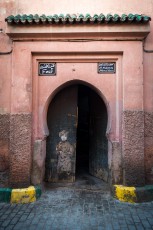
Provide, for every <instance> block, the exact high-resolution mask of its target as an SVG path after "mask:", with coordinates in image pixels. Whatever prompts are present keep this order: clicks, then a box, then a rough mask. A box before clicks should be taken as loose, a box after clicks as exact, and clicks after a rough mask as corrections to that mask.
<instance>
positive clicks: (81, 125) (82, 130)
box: [76, 85, 91, 177]
mask: <svg viewBox="0 0 153 230" xmlns="http://www.w3.org/2000/svg"><path fill="white" fill-rule="evenodd" d="M90 91H91V89H90V88H89V87H87V86H84V85H78V125H77V142H76V177H77V176H80V175H81V174H82V173H89V141H90V135H89V132H90V125H89V123H90Z"/></svg>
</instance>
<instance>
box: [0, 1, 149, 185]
mask: <svg viewBox="0 0 153 230" xmlns="http://www.w3.org/2000/svg"><path fill="white" fill-rule="evenodd" d="M30 13H32V14H36V13H38V14H46V15H49V14H55V13H56V14H60V13H63V14H66V13H72V14H73V13H84V14H86V13H90V14H91V15H93V14H95V13H97V14H99V13H103V14H105V15H107V14H108V13H111V14H115V13H117V14H122V13H125V14H129V13H138V14H145V15H148V16H151V17H153V2H152V1H151V0H146V1H144V0H139V1H137V0H134V1H130V2H129V1H124V3H123V1H122V0H114V1H111V0H104V1H101V0H95V1H94V2H93V1H92V0H88V1H87V0H84V1H75V2H74V1H69V0H65V1H63V2H60V5H59V2H58V1H57V2H51V1H49V0H45V1H40V0H38V1H37V2H36V1H32V2H30V4H29V2H28V1H22V0H18V1H17V0H7V1H6V0H1V2H0V29H2V32H0V41H1V42H0V52H9V51H11V49H13V52H12V53H11V54H8V55H0V70H1V71H0V98H1V100H0V116H1V123H0V124H1V128H0V129H1V134H0V135H1V136H0V140H1V142H0V143H1V145H2V146H5V147H4V148H3V149H4V150H3V151H1V153H0V154H1V156H2V157H1V159H2V158H3V159H6V161H7V160H8V156H9V158H10V162H11V163H10V167H9V166H8V164H6V165H7V167H6V170H8V168H9V170H10V184H11V185H12V186H27V185H28V184H30V179H31V165H32V154H33V152H34V151H33V145H34V143H35V141H37V140H41V141H42V147H41V148H40V149H41V151H40V153H39V162H41V164H39V167H40V168H42V171H43V167H44V159H45V137H46V135H48V129H47V124H46V114H47V108H48V105H49V103H50V102H51V100H52V98H53V97H54V95H55V94H56V93H57V92H58V91H59V90H60V89H61V88H62V87H63V86H65V85H68V84H72V83H74V84H76V83H78V82H83V83H84V84H87V85H89V86H90V87H92V88H93V89H94V90H95V91H96V92H97V93H98V94H99V95H100V96H101V97H102V99H103V100H104V101H105V103H106V105H107V107H108V111H109V123H108V129H107V131H108V139H109V167H110V170H112V174H113V179H112V180H113V183H118V182H119V181H122V183H124V184H128V183H129V184H132V183H133V184H134V183H135V184H137V183H138V184H141V183H140V180H141V178H142V184H144V183H152V182H153V84H152V81H153V67H152V60H153V53H147V52H144V51H143V48H144V49H145V50H153V21H151V22H150V34H149V35H148V36H147V38H145V39H144V40H143V41H142V40H141V39H133V41H124V40H126V38H125V37H126V36H128V32H127V33H126V36H125V37H124V33H125V32H124V33H123V34H121V37H120V39H119V40H122V41H115V40H114V41H106V40H108V39H106V37H105V35H103V36H104V40H105V41H92V42H81V41H80V42H72V41H70V42H69V43H68V42H63V41H62V42H59V41H44V37H43V39H42V40H41V38H42V35H40V37H39V41H31V40H29V41H27V37H28V36H29V35H27V37H26V36H25V37H24V38H23V39H21V40H20V41H14V42H12V41H11V39H10V38H9V37H8V35H7V34H6V33H8V34H9V35H10V37H12V35H11V33H12V27H11V26H8V25H7V23H6V22H5V21H4V20H5V18H6V17H7V16H9V15H11V14H13V15H17V14H30ZM131 28H132V27H129V28H128V29H129V31H130V30H131V31H132V30H133V31H135V30H136V28H134V29H131ZM137 28H138V31H139V32H140V33H142V30H143V28H141V27H140V26H139V25H137ZM106 29H107V32H109V30H110V28H109V27H108V28H106ZM118 29H119V28H117V29H115V28H114V35H115V32H117V30H118ZM128 29H127V30H128ZM26 30H27V31H28V32H27V33H29V34H32V33H33V31H35V32H34V33H35V34H37V33H38V31H39V30H40V29H39V28H38V27H37V29H35V28H34V27H31V28H30V29H29V28H27V29H26ZM36 30H38V31H36ZM42 30H44V33H45V32H46V31H48V33H50V31H51V29H49V28H47V27H46V28H44V29H43V28H42ZM55 30H56V31H54V32H57V31H58V27H57V28H55ZM66 30H67V29H62V28H60V34H62V33H63V34H64V33H66ZM72 30H73V31H74V32H76V33H79V31H82V33H84V34H88V32H89V30H91V31H90V32H92V33H94V29H93V28H91V29H89V28H88V27H86V26H83V29H82V28H81V26H80V27H75V28H73V27H72V28H71V27H69V29H68V33H69V34H71V31H72ZM102 30H103V29H102V27H97V29H96V31H95V33H98V31H101V32H102ZM24 31H25V29H24V27H23V28H20V33H21V32H22V33H26V32H24ZM14 33H18V28H17V27H16V28H15V30H14ZM114 35H112V37H113V36H114ZM17 36H18V35H16V37H17ZM31 36H32V35H31ZM36 36H37V35H35V37H36ZM70 36H71V35H70ZM87 36H89V35H87ZM135 36H136V37H137V36H138V35H135ZM122 37H124V39H122ZM142 37H143V36H142ZM14 38H15V36H14ZM14 38H13V39H14ZM58 38H59V37H58ZM74 53H75V55H74ZM76 54H77V55H76ZM93 56H94V57H93ZM43 60H53V61H57V62H58V71H57V76H56V77H53V78H47V77H39V76H38V71H37V70H38V62H39V61H43ZM100 60H111V61H112V60H113V61H114V60H115V61H116V65H117V72H116V74H113V75H111V74H110V75H104V76H99V75H98V74H97V71H96V70H97V62H98V61H100ZM89 63H90V67H89ZM63 69H65V71H64V72H63ZM74 69H75V71H74ZM124 112H125V113H124ZM142 113H143V114H142ZM5 116H10V117H9V118H8V117H7V118H6V117H5ZM4 120H7V123H6V125H4V122H3V121H4ZM129 121H131V123H129ZM144 121H145V122H144ZM8 123H9V124H10V125H8ZM142 123H143V125H142ZM15 124H16V126H20V125H22V124H24V129H23V130H22V131H21V130H20V129H15V126H14V125H15ZM29 124H30V125H29ZM6 127H7V128H6ZM31 128H32V129H31ZM6 129H8V131H7V132H6V133H5V130H6ZM31 130H32V131H31ZM132 130H134V131H133V132H132ZM116 143H117V144H116ZM142 143H143V144H142ZM25 145H26V148H24V146H25ZM129 145H131V146H132V147H130V148H129ZM8 146H10V150H9V147H8ZM116 146H118V147H116ZM113 149H114V150H113ZM113 151H114V152H113ZM40 158H41V159H42V160H40ZM116 159H117V160H116ZM122 159H125V162H121V161H122ZM144 159H145V160H144ZM15 162H16V163H15ZM20 162H22V163H21V164H20ZM144 163H145V168H144ZM24 165H27V166H26V168H25V167H24ZM123 165H124V166H123ZM130 168H131V170H130ZM134 169H135V172H134V173H135V174H134V175H133V178H135V177H137V176H138V174H139V182H136V181H135V180H134V179H133V178H131V177H132V175H131V174H132V172H133V170H134ZM144 171H145V173H144ZM123 172H124V173H123ZM23 175H24V176H23ZM123 175H124V176H123ZM42 177H43V172H42ZM145 179H146V180H145ZM129 181H132V182H129ZM145 181H146V182H145Z"/></svg>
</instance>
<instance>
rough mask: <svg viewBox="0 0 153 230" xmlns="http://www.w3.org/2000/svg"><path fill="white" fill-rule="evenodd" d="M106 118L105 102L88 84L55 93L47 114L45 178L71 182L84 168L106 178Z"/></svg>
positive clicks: (106, 179) (94, 174) (87, 171)
mask: <svg viewBox="0 0 153 230" xmlns="http://www.w3.org/2000/svg"><path fill="white" fill-rule="evenodd" d="M107 120H108V116H107V108H106V106H105V103H104V102H103V100H102V99H101V98H100V96H99V95H98V94H97V93H96V92H95V91H94V90H92V89H91V88H90V87H88V86H85V85H82V84H77V85H72V86H68V87H66V88H64V89H62V90H61V91H60V92H59V93H57V94H56V95H55V97H54V98H53V100H52V101H51V103H50V105H49V108H48V114H47V124H48V129H49V136H48V138H47V148H46V164H45V180H46V181H48V182H61V181H65V182H73V181H75V178H76V177H77V175H79V174H81V173H82V172H84V171H86V173H89V174H91V175H93V176H95V177H98V178H100V179H103V180H104V181H108V141H107V138H106V129H107ZM67 134H68V138H67V140H65V139H64V141H62V140H61V138H62V137H61V136H62V135H67ZM64 138H65V137H64Z"/></svg>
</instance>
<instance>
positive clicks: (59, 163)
mask: <svg viewBox="0 0 153 230" xmlns="http://www.w3.org/2000/svg"><path fill="white" fill-rule="evenodd" d="M77 92H78V89H77V86H70V87H67V88H65V89H63V90H62V91H60V92H59V93H58V94H57V95H56V96H55V97H54V99H53V101H52V102H51V104H50V106H49V108H48V116H47V122H48V128H49V136H48V138H47V148H46V173H45V180H46V181H49V182H62V181H64V182H73V181H74V180H75V161H76V150H75V147H76V128H77ZM67 134H68V138H67V140H66V139H65V136H66V135H67ZM62 135H63V136H62ZM62 138H63V139H62Z"/></svg>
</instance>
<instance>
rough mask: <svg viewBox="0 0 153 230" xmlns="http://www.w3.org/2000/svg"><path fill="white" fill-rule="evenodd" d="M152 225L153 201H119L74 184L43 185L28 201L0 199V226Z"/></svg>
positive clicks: (89, 229)
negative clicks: (36, 196) (13, 202)
mask: <svg viewBox="0 0 153 230" xmlns="http://www.w3.org/2000/svg"><path fill="white" fill-rule="evenodd" d="M2 229H6V230H9V229H15V230H17V229H20V230H24V229H28V230H34V229H35V230H39V229H40V230H41V229H42V230H48V229H50V230H54V229H59V230H66V229H67V230H95V229H96V230H102V229H104V230H105V229H123V230H125V229H130V230H133V229H138V230H141V229H148V230H149V229H153V202H150V203H142V204H128V203H121V202H119V201H117V200H115V199H113V198H112V197H111V196H110V194H109V192H108V191H103V190H102V189H89V188H88V186H87V187H86V189H84V188H80V189H79V188H74V187H54V188H48V189H46V190H45V191H44V192H43V194H42V196H41V198H40V199H39V200H38V201H37V202H35V203H31V204H6V203H0V230H2Z"/></svg>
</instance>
